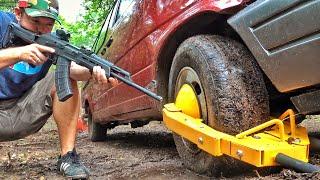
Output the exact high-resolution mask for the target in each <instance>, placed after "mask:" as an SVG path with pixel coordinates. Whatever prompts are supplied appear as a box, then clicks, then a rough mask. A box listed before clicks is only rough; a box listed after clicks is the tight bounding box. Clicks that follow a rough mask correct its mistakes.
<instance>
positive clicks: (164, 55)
mask: <svg viewBox="0 0 320 180" xmlns="http://www.w3.org/2000/svg"><path fill="white" fill-rule="evenodd" d="M229 17H230V15H222V14H217V13H213V12H206V13H203V14H200V15H198V16H196V17H194V18H192V19H190V20H188V21H187V22H185V23H184V24H182V25H181V26H180V27H179V28H178V29H177V30H176V31H175V32H174V33H173V34H171V35H170V37H168V38H167V42H166V43H165V45H164V46H163V47H164V48H162V49H161V52H160V53H159V57H158V68H157V79H158V82H159V83H158V93H159V94H160V95H161V96H162V97H163V99H164V100H163V102H162V106H159V109H161V107H163V104H166V103H168V101H169V100H168V81H169V73H170V68H171V64H172V60H173V58H174V55H175V52H176V51H177V49H178V47H179V46H180V44H181V43H182V42H183V41H184V40H186V39H188V38H189V37H192V36H195V35H200V34H212V35H213V34H215V35H220V36H223V37H229V38H231V39H234V40H236V41H238V42H240V43H242V44H244V45H245V43H244V42H243V40H242V39H241V37H240V36H239V35H238V33H237V32H236V31H234V30H233V28H232V27H231V26H230V25H229V24H228V23H227V19H228V18H229ZM245 46H246V45H245ZM259 68H260V67H259ZM261 72H262V73H263V76H264V82H265V85H266V88H267V91H268V94H269V100H270V108H271V111H272V112H274V115H278V114H279V113H280V112H283V110H285V109H287V108H294V107H293V104H292V102H291V101H290V99H289V98H290V95H287V94H282V93H280V92H278V91H277V89H276V88H275V87H274V85H273V84H272V83H271V81H270V80H269V78H268V77H267V76H266V75H265V73H264V72H263V71H262V69H261ZM279 104H282V105H283V107H282V106H281V107H280V106H279ZM275 105H276V106H277V108H275ZM277 111H280V112H277Z"/></svg>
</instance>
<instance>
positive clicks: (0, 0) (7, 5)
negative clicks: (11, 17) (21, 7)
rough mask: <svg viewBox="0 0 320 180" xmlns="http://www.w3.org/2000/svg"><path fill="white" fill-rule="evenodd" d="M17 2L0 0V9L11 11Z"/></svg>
mask: <svg viewBox="0 0 320 180" xmlns="http://www.w3.org/2000/svg"><path fill="white" fill-rule="evenodd" d="M17 2H18V0H0V11H8V12H9V11H10V12H12V11H13V8H14V7H15V6H16V4H17Z"/></svg>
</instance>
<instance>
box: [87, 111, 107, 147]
mask: <svg viewBox="0 0 320 180" xmlns="http://www.w3.org/2000/svg"><path fill="white" fill-rule="evenodd" d="M88 126H89V127H88V132H89V138H90V139H91V141H92V142H98V141H105V140H106V134H107V127H106V126H104V125H102V124H99V123H96V122H93V121H92V115H91V113H89V115H88Z"/></svg>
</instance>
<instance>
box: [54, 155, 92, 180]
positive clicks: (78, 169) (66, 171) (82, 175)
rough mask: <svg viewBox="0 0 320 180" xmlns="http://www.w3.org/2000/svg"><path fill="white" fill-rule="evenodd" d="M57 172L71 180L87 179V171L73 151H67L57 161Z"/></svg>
mask: <svg viewBox="0 0 320 180" xmlns="http://www.w3.org/2000/svg"><path fill="white" fill-rule="evenodd" d="M58 171H60V172H61V173H62V174H63V175H64V176H66V177H68V178H72V179H87V178H88V177H89V171H88V169H87V168H86V167H85V166H84V165H83V164H82V163H81V162H80V158H79V155H78V154H77V152H76V151H75V149H74V150H73V151H69V152H67V154H65V155H63V156H59V159H58Z"/></svg>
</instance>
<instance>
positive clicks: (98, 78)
mask: <svg viewBox="0 0 320 180" xmlns="http://www.w3.org/2000/svg"><path fill="white" fill-rule="evenodd" d="M92 78H93V81H94V82H97V83H99V84H107V83H109V82H110V83H111V85H112V86H113V87H114V86H116V85H117V84H119V82H118V80H117V79H115V78H112V77H109V78H107V77H106V71H105V70H104V69H102V68H101V67H100V66H94V67H93V71H92Z"/></svg>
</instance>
